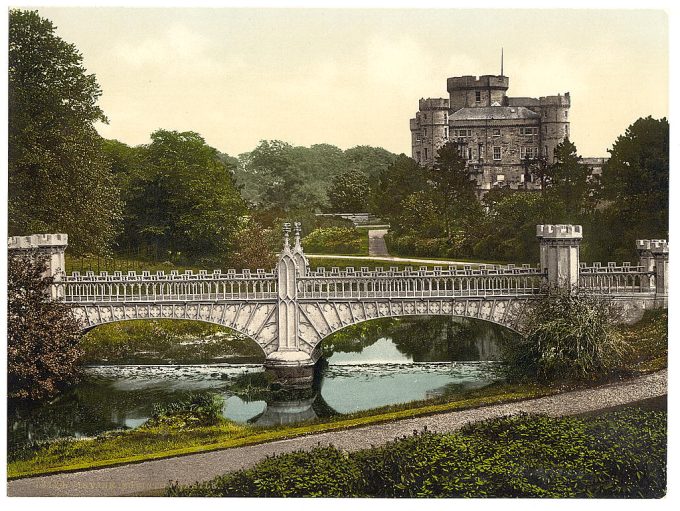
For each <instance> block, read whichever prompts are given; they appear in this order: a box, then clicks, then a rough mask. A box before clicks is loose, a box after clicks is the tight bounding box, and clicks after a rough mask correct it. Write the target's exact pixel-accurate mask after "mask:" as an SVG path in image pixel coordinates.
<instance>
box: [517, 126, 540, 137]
mask: <svg viewBox="0 0 680 511" xmlns="http://www.w3.org/2000/svg"><path fill="white" fill-rule="evenodd" d="M519 134H520V135H527V136H534V135H538V128H520V129H519Z"/></svg>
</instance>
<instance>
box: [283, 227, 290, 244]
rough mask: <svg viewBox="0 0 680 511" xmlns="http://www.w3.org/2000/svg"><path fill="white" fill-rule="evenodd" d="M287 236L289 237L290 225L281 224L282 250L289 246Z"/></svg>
mask: <svg viewBox="0 0 680 511" xmlns="http://www.w3.org/2000/svg"><path fill="white" fill-rule="evenodd" d="M289 236H290V223H289V222H286V223H285V224H283V246H284V248H285V247H289V246H290V242H289V240H288V237H289Z"/></svg>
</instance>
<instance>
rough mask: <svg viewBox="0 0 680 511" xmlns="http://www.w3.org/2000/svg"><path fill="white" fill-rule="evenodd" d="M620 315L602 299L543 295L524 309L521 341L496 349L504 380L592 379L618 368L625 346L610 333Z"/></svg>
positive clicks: (564, 293) (567, 294)
mask: <svg viewBox="0 0 680 511" xmlns="http://www.w3.org/2000/svg"><path fill="white" fill-rule="evenodd" d="M619 317H620V311H619V309H618V308H617V307H616V306H615V304H614V303H613V302H612V301H611V300H608V299H603V298H600V297H596V296H593V295H587V294H574V293H570V292H568V291H560V290H549V291H548V294H547V296H546V297H544V298H541V299H539V300H537V301H536V302H533V303H532V304H531V306H529V307H528V309H527V311H526V314H525V316H524V319H523V322H524V324H525V325H526V327H525V331H526V334H525V335H524V336H520V337H515V338H509V339H508V340H507V342H505V343H504V344H503V345H502V346H501V351H502V358H503V361H504V362H505V371H506V376H507V377H508V379H510V380H522V379H526V378H529V379H536V378H537V379H539V380H542V381H550V380H558V379H571V378H574V379H592V378H596V377H598V376H604V375H606V374H607V373H608V372H610V371H611V370H613V369H615V368H617V367H620V365H621V364H622V362H623V359H624V355H625V353H626V350H627V344H626V343H625V342H624V340H623V338H622V337H621V335H620V334H619V333H618V332H617V330H616V329H615V324H616V321H617V318H619Z"/></svg>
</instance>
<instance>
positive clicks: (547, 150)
mask: <svg viewBox="0 0 680 511" xmlns="http://www.w3.org/2000/svg"><path fill="white" fill-rule="evenodd" d="M570 106H571V98H570V96H569V93H568V92H566V93H565V94H564V96H562V95H560V94H558V95H557V96H544V97H541V98H539V107H538V108H537V111H538V113H540V115H541V132H540V141H541V154H542V156H543V157H544V158H546V162H547V163H548V164H551V163H553V161H554V155H555V148H556V147H557V145H558V144H560V143H561V142H562V141H563V140H564V139H565V138H568V137H569V107H570Z"/></svg>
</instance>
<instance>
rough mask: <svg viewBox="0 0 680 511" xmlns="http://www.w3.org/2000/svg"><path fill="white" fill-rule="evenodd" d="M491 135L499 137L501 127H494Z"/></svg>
mask: <svg viewBox="0 0 680 511" xmlns="http://www.w3.org/2000/svg"><path fill="white" fill-rule="evenodd" d="M493 136H494V137H500V136H501V129H500V128H494V130H493Z"/></svg>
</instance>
